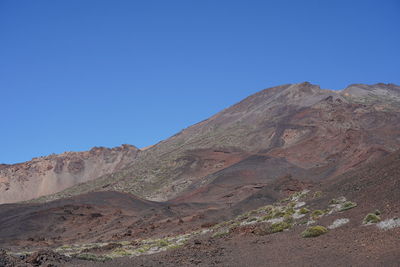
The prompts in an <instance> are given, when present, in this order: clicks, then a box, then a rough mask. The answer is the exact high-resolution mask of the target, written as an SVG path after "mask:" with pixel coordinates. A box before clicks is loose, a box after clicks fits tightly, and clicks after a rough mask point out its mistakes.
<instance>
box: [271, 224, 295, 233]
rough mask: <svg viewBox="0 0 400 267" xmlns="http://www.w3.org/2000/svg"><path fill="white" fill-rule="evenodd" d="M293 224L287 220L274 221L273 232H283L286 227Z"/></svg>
mask: <svg viewBox="0 0 400 267" xmlns="http://www.w3.org/2000/svg"><path fill="white" fill-rule="evenodd" d="M291 226H292V225H291V224H290V223H287V222H278V223H273V224H271V227H270V229H271V233H278V232H282V231H283V230H285V229H289V228H290V227H291Z"/></svg>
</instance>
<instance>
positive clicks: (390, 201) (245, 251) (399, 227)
mask: <svg viewBox="0 0 400 267" xmlns="http://www.w3.org/2000/svg"><path fill="white" fill-rule="evenodd" d="M293 196H295V197H292V198H288V199H286V200H283V201H281V202H276V203H275V204H274V206H271V205H268V206H265V207H262V208H258V209H256V210H253V211H251V212H247V213H245V214H244V215H242V216H238V217H236V218H235V219H233V220H231V221H227V222H226V223H225V226H224V227H225V228H223V229H222V225H224V224H222V223H221V224H219V225H221V227H220V228H219V229H218V227H214V230H213V231H214V232H211V233H210V234H204V235H200V236H197V237H196V238H193V239H191V240H189V241H188V242H187V244H186V245H184V246H183V247H181V248H177V249H173V250H167V251H164V252H160V253H158V254H152V255H143V256H139V257H134V258H118V259H114V264H116V265H117V266H160V264H161V265H162V266H265V264H266V263H268V266H398V263H399V262H400V253H399V246H400V239H399V235H400V208H399V207H400V151H397V152H394V153H391V154H389V155H387V156H385V157H382V158H380V159H378V160H376V161H374V162H372V163H368V164H366V165H365V166H363V167H360V168H357V169H354V170H352V171H349V172H347V173H345V174H342V175H340V176H338V177H336V178H335V179H332V180H329V181H328V180H326V181H323V183H322V184H320V185H319V186H315V187H314V188H313V190H312V191H311V192H308V193H304V194H294V195H293ZM291 203H293V204H294V205H292V204H291ZM285 206H286V207H289V209H287V210H285V208H284V207H285ZM272 207H283V209H282V211H283V213H285V215H276V216H275V218H274V219H268V218H271V217H268V218H267V219H264V217H265V216H264V214H263V213H266V214H268V209H269V210H271V209H272V210H273V208H272ZM290 207H294V209H293V210H294V211H295V213H294V215H292V216H291V219H289V216H288V211H289V210H290V209H292V208H290ZM275 211H276V208H275ZM270 213H271V212H270ZM369 214H373V215H369ZM263 216H264V217H263ZM267 216H268V215H267ZM279 216H283V217H284V218H282V220H279ZM368 217H373V218H377V219H376V221H365V220H366V218H368ZM278 221H281V222H282V221H283V222H286V223H287V225H284V224H282V223H280V222H278ZM277 222H278V223H277ZM276 224H280V225H279V226H281V227H282V225H283V226H284V228H276V226H275V227H274V225H276ZM316 225H318V226H323V227H325V228H326V229H327V232H326V233H323V234H322V235H320V236H315V237H311V238H310V237H308V238H307V237H303V236H302V235H303V232H304V231H305V229H307V228H309V227H313V226H316ZM227 229H228V230H227ZM218 231H219V232H218ZM221 231H222V232H221ZM218 233H220V234H218ZM77 264H78V265H79V264H81V265H82V266H107V262H106V263H104V264H101V263H96V264H92V263H79V262H77Z"/></svg>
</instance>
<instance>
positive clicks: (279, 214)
mask: <svg viewBox="0 0 400 267" xmlns="http://www.w3.org/2000/svg"><path fill="white" fill-rule="evenodd" d="M283 216H285V213H284V212H283V211H281V210H275V211H274V212H273V214H272V217H273V218H280V217H283Z"/></svg>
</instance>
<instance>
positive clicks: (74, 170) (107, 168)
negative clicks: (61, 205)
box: [0, 145, 139, 204]
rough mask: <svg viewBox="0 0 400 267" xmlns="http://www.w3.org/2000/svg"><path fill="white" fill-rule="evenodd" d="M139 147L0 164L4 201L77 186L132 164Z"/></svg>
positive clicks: (0, 200) (0, 195)
mask: <svg viewBox="0 0 400 267" xmlns="http://www.w3.org/2000/svg"><path fill="white" fill-rule="evenodd" d="M138 152H139V150H138V149H137V148H135V147H134V146H131V145H123V146H121V147H116V148H112V149H109V148H103V147H95V148H93V149H91V150H90V151H86V152H66V153H63V154H60V155H51V156H47V157H41V158H34V159H32V160H31V161H28V162H24V163H20V164H13V165H5V164H3V165H1V166H0V204H2V203H11V202H18V201H23V200H29V199H32V198H37V197H40V196H44V195H48V194H53V193H56V192H59V191H62V190H64V189H66V188H69V187H71V186H73V185H76V184H79V183H83V182H87V181H90V180H93V179H95V178H98V177H100V176H102V175H105V174H110V173H113V172H115V171H118V170H120V169H122V168H124V167H126V166H127V165H128V164H130V163H131V162H132V161H133V160H134V159H135V158H136V156H137V154H138Z"/></svg>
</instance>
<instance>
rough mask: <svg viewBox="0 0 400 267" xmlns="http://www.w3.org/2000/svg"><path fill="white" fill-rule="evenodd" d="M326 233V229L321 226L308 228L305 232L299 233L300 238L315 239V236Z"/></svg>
mask: <svg viewBox="0 0 400 267" xmlns="http://www.w3.org/2000/svg"><path fill="white" fill-rule="evenodd" d="M327 232H328V229H326V228H325V227H323V226H321V225H316V226H311V227H308V228H307V229H306V230H305V231H303V232H302V233H301V236H302V237H306V238H307V237H316V236H320V235H323V234H325V233H327Z"/></svg>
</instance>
